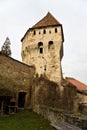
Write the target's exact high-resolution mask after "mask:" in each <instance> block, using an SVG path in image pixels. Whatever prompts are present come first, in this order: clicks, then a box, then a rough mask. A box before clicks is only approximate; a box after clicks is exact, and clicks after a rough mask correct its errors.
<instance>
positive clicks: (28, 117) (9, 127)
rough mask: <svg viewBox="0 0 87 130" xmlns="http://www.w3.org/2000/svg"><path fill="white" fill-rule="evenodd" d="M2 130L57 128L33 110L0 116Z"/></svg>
mask: <svg viewBox="0 0 87 130" xmlns="http://www.w3.org/2000/svg"><path fill="white" fill-rule="evenodd" d="M0 130H55V129H54V128H53V127H51V126H50V125H49V121H47V120H45V119H44V118H43V117H42V116H40V115H37V114H36V113H34V112H32V111H26V112H25V111H23V112H18V113H17V114H14V115H9V116H1V117H0Z"/></svg>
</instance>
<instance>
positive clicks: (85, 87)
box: [66, 77, 87, 91]
mask: <svg viewBox="0 0 87 130" xmlns="http://www.w3.org/2000/svg"><path fill="white" fill-rule="evenodd" d="M66 80H67V81H68V82H70V83H71V84H72V85H74V86H76V88H77V90H79V91H87V85H85V84H83V83H82V82H80V81H78V80H76V79H74V78H68V77H67V78H66Z"/></svg>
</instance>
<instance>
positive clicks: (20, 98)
mask: <svg viewBox="0 0 87 130" xmlns="http://www.w3.org/2000/svg"><path fill="white" fill-rule="evenodd" d="M25 97H26V92H19V94H18V107H24V105H25Z"/></svg>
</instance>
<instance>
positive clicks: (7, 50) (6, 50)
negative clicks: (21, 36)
mask: <svg viewBox="0 0 87 130" xmlns="http://www.w3.org/2000/svg"><path fill="white" fill-rule="evenodd" d="M10 45H11V43H10V40H9V38H8V37H7V38H6V40H5V42H4V44H3V46H2V47H1V53H2V54H4V55H6V56H11V49H10Z"/></svg>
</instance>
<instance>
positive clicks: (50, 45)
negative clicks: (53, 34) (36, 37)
mask: <svg viewBox="0 0 87 130" xmlns="http://www.w3.org/2000/svg"><path fill="white" fill-rule="evenodd" d="M52 46H53V41H49V43H48V49H51V48H52Z"/></svg>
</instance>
